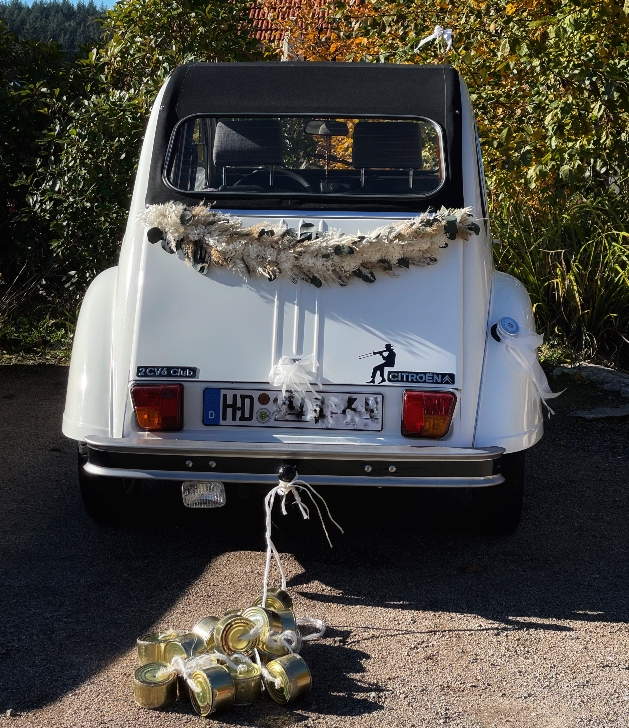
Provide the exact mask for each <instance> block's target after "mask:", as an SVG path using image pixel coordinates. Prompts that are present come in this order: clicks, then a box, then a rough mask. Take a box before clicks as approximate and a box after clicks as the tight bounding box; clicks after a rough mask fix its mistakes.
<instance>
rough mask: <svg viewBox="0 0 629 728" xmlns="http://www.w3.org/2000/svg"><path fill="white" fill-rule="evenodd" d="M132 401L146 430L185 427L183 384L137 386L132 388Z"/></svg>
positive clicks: (136, 414)
mask: <svg viewBox="0 0 629 728" xmlns="http://www.w3.org/2000/svg"><path fill="white" fill-rule="evenodd" d="M131 399H132V400H133V407H134V409H135V416H136V417H137V419H138V425H140V427H142V428H143V429H144V430H181V428H182V427H183V384H142V385H140V384H136V385H134V386H133V387H131Z"/></svg>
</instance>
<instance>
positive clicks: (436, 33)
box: [415, 25, 453, 53]
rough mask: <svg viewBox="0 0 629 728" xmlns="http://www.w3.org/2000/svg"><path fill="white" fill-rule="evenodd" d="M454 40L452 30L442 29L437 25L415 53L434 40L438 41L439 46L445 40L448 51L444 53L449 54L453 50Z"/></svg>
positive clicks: (420, 43)
mask: <svg viewBox="0 0 629 728" xmlns="http://www.w3.org/2000/svg"><path fill="white" fill-rule="evenodd" d="M452 38H453V33H452V28H442V27H441V26H440V25H435V29H434V30H433V32H432V33H431V34H430V35H429V36H427V37H426V38H424V39H423V40H420V41H419V45H418V46H417V47H416V48H415V51H416V52H417V51H418V50H419V49H420V48H421V47H422V46H423V45H425V44H426V43H430V42H431V41H433V40H435V41H437V44H438V45H441V41H442V40H444V41H445V42H446V49H445V51H444V52H445V53H447V52H448V51H451V50H452Z"/></svg>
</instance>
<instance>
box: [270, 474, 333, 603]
mask: <svg viewBox="0 0 629 728" xmlns="http://www.w3.org/2000/svg"><path fill="white" fill-rule="evenodd" d="M304 494H306V495H308V497H309V498H310V500H311V501H312V504H313V505H314V507H315V508H316V509H317V513H318V514H319V519H320V521H321V525H322V527H323V532H324V533H325V537H326V539H327V541H328V543H329V544H330V548H332V541H331V540H330V535H329V534H328V530H327V528H326V527H325V521H324V519H323V514H322V512H321V508H320V507H319V503H318V502H317V498H318V499H319V500H320V501H321V502H322V503H323V506H324V508H325V510H326V513H327V514H328V518H329V519H330V521H331V522H332V523H333V524H334V525H335V526H336V527H337V528H338V529H339V531H340V532H341V533H344V531H343V529H342V528H341V526H339V524H338V523H337V522H336V521H335V520H334V519H333V518H332V514H331V513H330V509H329V508H328V504H327V503H326V502H325V499H324V498H323V496H321V495H320V494H319V493H317V491H316V490H315V489H314V488H313V487H312V486H311V485H308V483H306V482H305V481H303V480H299V479H298V473H297V469H296V468H294V467H293V466H290V465H288V466H283V467H282V468H280V472H279V483H278V484H277V485H276V486H275V488H272V489H271V490H270V491H269V492H268V493H267V495H266V497H265V499H264V510H265V515H266V524H265V525H266V529H265V538H266V565H265V568H264V585H263V589H262V606H263V607H264V606H266V598H267V594H268V589H269V573H270V570H271V557H273V558H275V563H276V564H277V568H278V570H279V572H280V577H281V580H282V581H281V585H282V589H286V575H285V574H284V568H283V567H282V560H281V558H280V555H279V552H278V550H277V548H276V547H275V544H274V543H273V539H272V538H271V530H272V522H271V514H272V511H273V505H274V503H275V499H276V497H278V496H280V497H281V502H280V508H281V511H282V515H284V516H285V515H287V511H286V499H287V498H288V496H289V495H292V496H293V498H294V501H295V503H296V504H297V507H298V508H299V511H300V513H301V515H302V517H303V518H304V519H305V520H308V519H309V518H310V509H309V508H308V506H307V505H306V504H305V503H304V501H303V500H302V495H304Z"/></svg>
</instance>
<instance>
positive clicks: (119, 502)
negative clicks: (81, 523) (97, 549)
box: [78, 445, 142, 525]
mask: <svg viewBox="0 0 629 728" xmlns="http://www.w3.org/2000/svg"><path fill="white" fill-rule="evenodd" d="M82 450H84V446H83V447H82V446H81V445H79V452H78V466H79V467H78V473H79V488H80V490H81V498H82V499H83V506H84V508H85V511H86V513H87V515H88V516H89V517H90V518H91V519H92V520H93V521H95V522H96V523H100V524H102V525H122V524H126V523H130V522H131V521H133V520H134V519H135V518H136V517H137V514H138V512H139V505H140V496H141V486H142V481H141V480H132V479H129V478H107V477H103V476H100V475H92V474H91V473H87V472H85V469H84V465H85V464H86V463H87V454H86V453H85V452H82Z"/></svg>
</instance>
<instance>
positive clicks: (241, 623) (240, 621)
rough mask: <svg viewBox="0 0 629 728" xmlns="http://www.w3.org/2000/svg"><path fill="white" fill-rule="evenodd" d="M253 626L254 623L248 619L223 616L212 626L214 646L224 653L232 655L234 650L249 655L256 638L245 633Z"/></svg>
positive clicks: (256, 640)
mask: <svg viewBox="0 0 629 728" xmlns="http://www.w3.org/2000/svg"><path fill="white" fill-rule="evenodd" d="M254 628H255V624H254V623H253V622H252V621H251V620H250V619H246V618H245V617H228V616H225V617H223V618H222V619H219V620H218V622H217V624H216V627H214V648H215V649H216V650H218V651H219V652H222V653H223V654H224V655H233V654H234V652H241V653H243V654H245V655H250V654H251V653H252V652H253V649H254V647H255V646H256V644H257V642H258V638H257V637H247V636H246V635H247V633H248V632H251V630H253V629H254Z"/></svg>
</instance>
